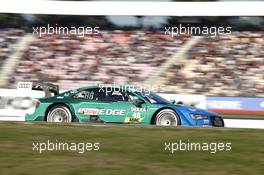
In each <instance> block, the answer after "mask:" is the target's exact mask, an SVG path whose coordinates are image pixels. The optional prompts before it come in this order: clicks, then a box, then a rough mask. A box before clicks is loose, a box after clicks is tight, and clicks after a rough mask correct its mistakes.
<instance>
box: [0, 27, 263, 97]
mask: <svg viewBox="0 0 264 175" xmlns="http://www.w3.org/2000/svg"><path fill="white" fill-rule="evenodd" d="M11 31H16V33H15V34H13V33H10V34H9V33H6V32H10V30H8V31H1V32H2V33H5V34H2V33H1V34H2V35H1V38H0V41H1V42H0V43H1V50H6V51H5V52H1V54H2V55H1V62H4V61H5V60H7V58H8V57H9V56H10V52H11V51H10V49H9V46H7V45H9V44H10V43H11V44H14V42H15V41H17V40H18V39H17V38H19V37H21V35H22V34H23V33H24V32H23V31H21V30H16V29H13V30H11ZM18 31H19V32H18ZM4 36H5V37H4ZM10 36H12V37H13V38H16V40H11V42H7V40H8V39H7V38H10ZM6 37H7V38H6ZM190 40H193V37H190V36H185V35H183V36H181V37H177V38H171V37H170V36H166V35H163V34H159V33H155V32H149V31H143V30H141V31H137V30H134V31H123V30H118V31H103V32H102V33H101V34H100V35H94V36H93V35H92V36H85V37H83V38H82V37H74V36H70V37H65V36H45V37H41V38H40V37H37V36H34V37H31V38H30V40H28V43H27V45H26V46H27V47H26V48H25V49H24V50H23V53H22V56H21V58H19V59H18V63H17V66H16V67H15V68H14V70H13V71H12V72H13V75H12V76H11V77H8V81H6V82H5V83H4V84H3V85H2V87H6V88H15V86H16V83H17V82H18V81H50V82H53V83H56V84H58V85H60V87H61V89H65V90H66V89H72V88H76V87H81V86H87V85H91V84H97V83H116V84H133V83H137V84H139V83H146V82H148V83H151V84H162V85H164V86H166V87H167V88H166V90H167V92H173V93H185V94H206V95H221V96H264V88H263V87H264V48H263V47H264V32H233V33H232V34H231V35H228V36H219V37H217V38H210V37H203V38H200V39H199V40H197V43H194V44H193V45H191V47H190V48H189V49H187V50H185V51H184V52H182V51H183V50H184V49H183V48H184V47H186V45H185V44H186V43H187V42H188V41H190ZM8 43H9V44H8ZM179 52H182V53H181V54H179ZM3 55H4V56H3ZM1 67H3V65H2V66H1ZM154 75H155V76H154ZM153 76H154V77H153ZM150 79H151V81H148V80H150Z"/></svg>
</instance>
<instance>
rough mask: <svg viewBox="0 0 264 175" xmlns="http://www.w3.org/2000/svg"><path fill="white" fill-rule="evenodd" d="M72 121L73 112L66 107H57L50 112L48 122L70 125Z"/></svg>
mask: <svg viewBox="0 0 264 175" xmlns="http://www.w3.org/2000/svg"><path fill="white" fill-rule="evenodd" d="M71 121H72V115H71V112H70V110H69V109H68V108H67V107H66V106H64V105H55V106H54V107H52V108H51V109H50V110H49V112H48V115H47V122H55V123H70V122H71Z"/></svg>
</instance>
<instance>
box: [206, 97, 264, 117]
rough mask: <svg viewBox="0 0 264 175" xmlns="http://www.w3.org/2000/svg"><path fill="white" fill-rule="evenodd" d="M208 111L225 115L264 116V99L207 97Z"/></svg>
mask: <svg viewBox="0 0 264 175" xmlns="http://www.w3.org/2000/svg"><path fill="white" fill-rule="evenodd" d="M206 101H207V109H208V110H210V111H215V112H223V113H245V114H264V98H253V97H207V99H206Z"/></svg>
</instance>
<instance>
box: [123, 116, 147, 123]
mask: <svg viewBox="0 0 264 175" xmlns="http://www.w3.org/2000/svg"><path fill="white" fill-rule="evenodd" d="M142 120H143V118H134V117H132V118H129V117H127V118H125V123H130V122H141V121H142Z"/></svg>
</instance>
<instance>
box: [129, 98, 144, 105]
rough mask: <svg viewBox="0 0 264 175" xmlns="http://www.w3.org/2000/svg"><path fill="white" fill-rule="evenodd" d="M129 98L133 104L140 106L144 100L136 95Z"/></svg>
mask: <svg viewBox="0 0 264 175" xmlns="http://www.w3.org/2000/svg"><path fill="white" fill-rule="evenodd" d="M131 100H132V103H133V104H134V105H135V106H141V105H142V104H143V103H144V101H143V100H141V99H140V98H138V97H137V96H133V97H132V98H131Z"/></svg>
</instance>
